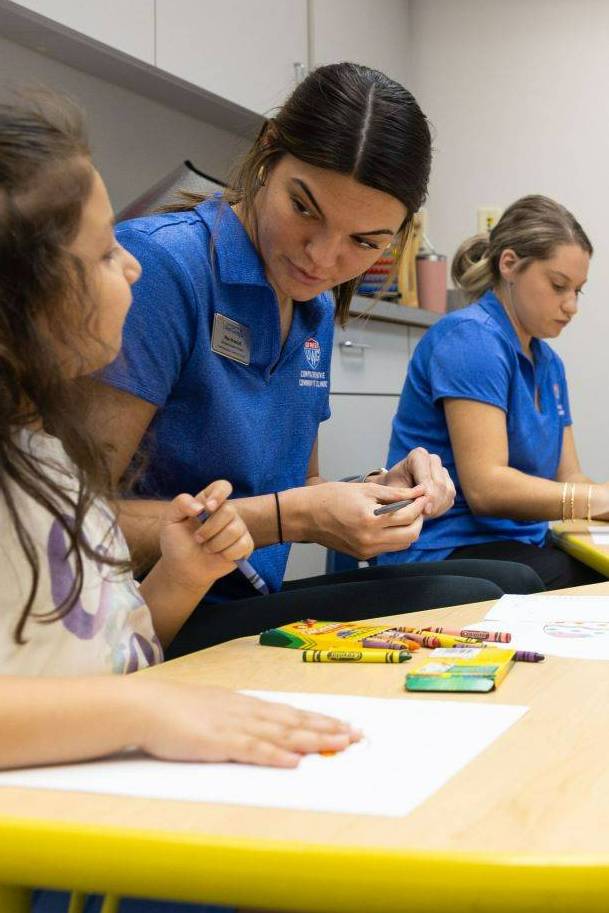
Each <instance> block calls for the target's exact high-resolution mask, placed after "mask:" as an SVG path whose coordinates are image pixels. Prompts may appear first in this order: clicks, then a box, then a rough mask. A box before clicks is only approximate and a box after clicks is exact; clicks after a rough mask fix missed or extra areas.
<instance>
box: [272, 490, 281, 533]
mask: <svg viewBox="0 0 609 913" xmlns="http://www.w3.org/2000/svg"><path fill="white" fill-rule="evenodd" d="M273 494H274V495H275V507H276V509H277V532H278V534H279V544H280V545H283V527H282V525H281V510H280V509H279V492H277V491H274V492H273Z"/></svg>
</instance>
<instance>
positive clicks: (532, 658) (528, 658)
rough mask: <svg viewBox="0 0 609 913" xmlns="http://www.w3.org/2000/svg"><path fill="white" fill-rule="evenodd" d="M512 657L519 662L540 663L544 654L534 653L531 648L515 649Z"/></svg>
mask: <svg viewBox="0 0 609 913" xmlns="http://www.w3.org/2000/svg"><path fill="white" fill-rule="evenodd" d="M514 659H515V660H516V662H520V663H542V662H543V661H544V659H545V656H544V655H543V653H535V652H533V651H532V650H516V652H515V653H514Z"/></svg>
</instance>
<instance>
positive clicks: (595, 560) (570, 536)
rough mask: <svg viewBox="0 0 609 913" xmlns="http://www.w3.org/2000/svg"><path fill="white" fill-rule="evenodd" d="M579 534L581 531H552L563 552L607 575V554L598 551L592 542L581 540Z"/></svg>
mask: <svg viewBox="0 0 609 913" xmlns="http://www.w3.org/2000/svg"><path fill="white" fill-rule="evenodd" d="M580 535H581V533H580V534H578V533H566V532H558V531H556V530H553V531H552V538H553V539H554V541H555V542H556V544H557V545H558V546H559V547H560V548H561V549H562V550H563V551H564V552H567V554H568V555H571V557H572V558H577V560H578V561H581V562H582V563H583V564H587V565H588V567H592V568H594V570H595V571H598V572H599V574H604V575H605V577H609V555H605V554H603V553H602V552H600V551H599V550H598V548H595V547H594V545H593V544H592V543H588V542H583V541H582V540H581V538H580Z"/></svg>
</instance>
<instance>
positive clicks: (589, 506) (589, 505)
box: [586, 485, 592, 523]
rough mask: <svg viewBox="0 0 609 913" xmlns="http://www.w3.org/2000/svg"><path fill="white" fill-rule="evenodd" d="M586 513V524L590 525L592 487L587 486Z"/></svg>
mask: <svg viewBox="0 0 609 913" xmlns="http://www.w3.org/2000/svg"><path fill="white" fill-rule="evenodd" d="M586 513H587V516H588V523H591V522H592V485H588V510H587V512H586Z"/></svg>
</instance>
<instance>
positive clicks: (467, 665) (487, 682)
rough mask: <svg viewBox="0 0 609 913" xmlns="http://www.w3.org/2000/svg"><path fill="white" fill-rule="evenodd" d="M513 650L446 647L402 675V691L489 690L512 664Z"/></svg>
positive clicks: (494, 686) (437, 650) (500, 679)
mask: <svg viewBox="0 0 609 913" xmlns="http://www.w3.org/2000/svg"><path fill="white" fill-rule="evenodd" d="M514 653H515V651H514V650H503V649H501V648H500V647H463V648H460V647H450V648H449V647H447V648H445V649H443V648H439V649H436V650H434V651H433V654H432V657H431V659H430V660H429V661H428V662H426V663H423V665H422V666H419V667H418V669H414V670H413V671H412V672H409V673H408V675H407V676H406V681H405V683H404V687H405V689H406V691H482V692H484V691H492V690H493V689H494V688H497V686H498V685H499V684H500V683H501V682H502V681H503V679H504V678H505V676H506V675H507V674H508V672H509V671H510V669H511V668H512V667H513V665H514Z"/></svg>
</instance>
